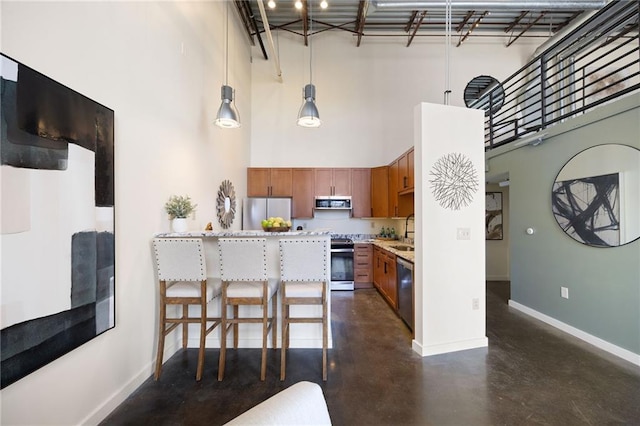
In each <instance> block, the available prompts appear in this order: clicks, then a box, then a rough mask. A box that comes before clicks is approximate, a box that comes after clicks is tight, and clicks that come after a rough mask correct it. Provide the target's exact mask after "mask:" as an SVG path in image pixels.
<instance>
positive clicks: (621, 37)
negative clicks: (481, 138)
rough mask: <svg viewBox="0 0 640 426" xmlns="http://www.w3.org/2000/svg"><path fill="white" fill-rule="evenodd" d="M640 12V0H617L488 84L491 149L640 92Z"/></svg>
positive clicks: (484, 104) (482, 102)
mask: <svg viewBox="0 0 640 426" xmlns="http://www.w3.org/2000/svg"><path fill="white" fill-rule="evenodd" d="M639 16H640V2H638V1H624V0H622V1H619V0H614V1H612V2H611V3H609V4H608V5H607V6H606V7H605V8H603V9H602V10H601V11H600V12H598V13H597V14H595V15H593V16H591V17H590V18H589V19H587V20H586V21H585V22H583V23H582V24H581V25H579V26H578V27H577V28H575V29H574V30H573V31H571V32H569V33H568V34H567V35H566V36H564V37H563V38H562V39H561V40H560V41H558V42H557V43H555V44H553V45H552V46H551V47H549V48H548V49H547V50H545V51H544V52H542V53H541V54H540V55H539V56H537V57H536V58H535V59H534V60H532V61H531V62H530V63H528V64H527V65H526V66H524V67H523V68H522V69H520V70H519V71H517V72H516V73H514V74H513V75H512V76H510V77H509V78H507V79H506V80H504V81H503V82H502V83H501V84H496V85H494V86H489V87H487V89H485V90H484V93H482V94H481V96H480V99H479V100H478V101H477V102H476V103H475V105H474V108H482V109H484V110H485V111H486V114H485V115H486V121H485V150H490V149H493V148H496V147H498V146H501V145H505V144H508V143H510V142H513V141H516V140H518V139H520V138H523V137H526V136H527V135H531V134H533V133H536V132H538V131H540V130H542V129H546V128H548V127H549V126H552V125H554V124H556V123H558V122H562V121H565V120H567V119H570V118H571V117H575V116H577V115H579V114H583V113H585V112H586V111H589V110H591V109H593V108H595V107H596V106H598V105H601V104H604V103H606V102H610V101H612V100H614V99H616V98H618V97H621V96H624V95H627V94H629V93H633V92H638V91H640V42H639V37H638V18H639Z"/></svg>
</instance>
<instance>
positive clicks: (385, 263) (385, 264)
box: [384, 262, 387, 274]
mask: <svg viewBox="0 0 640 426" xmlns="http://www.w3.org/2000/svg"><path fill="white" fill-rule="evenodd" d="M384 273H385V274H386V273H387V262H384Z"/></svg>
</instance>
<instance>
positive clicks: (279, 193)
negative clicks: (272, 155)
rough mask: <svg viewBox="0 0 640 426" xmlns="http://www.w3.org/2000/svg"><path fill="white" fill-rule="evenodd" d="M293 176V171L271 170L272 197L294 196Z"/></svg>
mask: <svg viewBox="0 0 640 426" xmlns="http://www.w3.org/2000/svg"><path fill="white" fill-rule="evenodd" d="M292 189H293V174H292V170H291V169H271V196H272V197H291V196H292V195H293V191H292Z"/></svg>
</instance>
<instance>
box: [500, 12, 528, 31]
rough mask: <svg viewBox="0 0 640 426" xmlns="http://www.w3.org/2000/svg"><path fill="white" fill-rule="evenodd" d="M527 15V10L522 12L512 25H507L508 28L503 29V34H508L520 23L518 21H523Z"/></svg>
mask: <svg viewBox="0 0 640 426" xmlns="http://www.w3.org/2000/svg"><path fill="white" fill-rule="evenodd" d="M528 14H529V11H528V10H523V11H522V13H520V16H518V17H517V18H516V19H515V20H514V21H513V22H512V23H510V24H509V26H508V27H507V28H505V29H504V32H505V33H508V32H509V31H511V30H512V29H513V28H514V27H515V26H516V25H518V24H519V23H520V21H522V20H523V19H524V17H525V16H527V15H528Z"/></svg>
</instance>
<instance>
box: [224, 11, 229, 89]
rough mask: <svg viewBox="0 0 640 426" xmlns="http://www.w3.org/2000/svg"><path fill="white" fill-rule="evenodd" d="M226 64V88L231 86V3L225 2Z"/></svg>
mask: <svg viewBox="0 0 640 426" xmlns="http://www.w3.org/2000/svg"><path fill="white" fill-rule="evenodd" d="M224 4H225V15H226V16H225V21H226V22H225V24H224V26H225V30H226V31H225V34H226V37H225V47H224V49H225V63H226V67H225V70H224V84H225V86H228V85H229V2H228V1H225V2H224Z"/></svg>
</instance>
